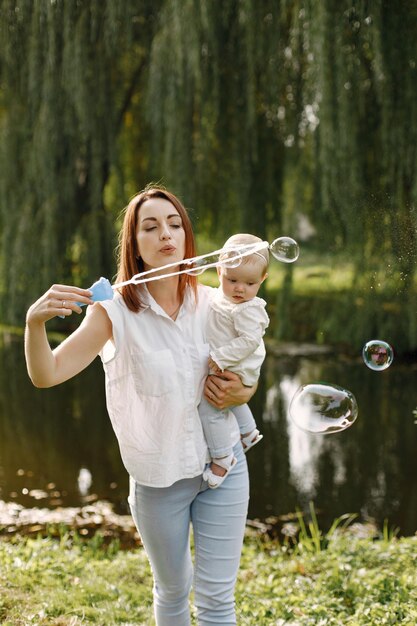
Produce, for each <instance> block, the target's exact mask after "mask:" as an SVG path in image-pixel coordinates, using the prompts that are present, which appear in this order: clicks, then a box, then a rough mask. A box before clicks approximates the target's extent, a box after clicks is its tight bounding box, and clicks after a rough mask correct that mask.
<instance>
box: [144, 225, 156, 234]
mask: <svg viewBox="0 0 417 626" xmlns="http://www.w3.org/2000/svg"><path fill="white" fill-rule="evenodd" d="M155 228H156V226H150V227H149V228H145V232H147V233H149V232H150V231H151V230H155Z"/></svg>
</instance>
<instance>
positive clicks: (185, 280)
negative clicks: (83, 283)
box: [116, 185, 197, 313]
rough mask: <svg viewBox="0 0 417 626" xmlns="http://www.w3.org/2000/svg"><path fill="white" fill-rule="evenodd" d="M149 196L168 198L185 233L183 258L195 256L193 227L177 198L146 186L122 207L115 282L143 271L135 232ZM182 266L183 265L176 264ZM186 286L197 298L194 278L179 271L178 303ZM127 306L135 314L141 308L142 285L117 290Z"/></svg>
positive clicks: (127, 286)
mask: <svg viewBox="0 0 417 626" xmlns="http://www.w3.org/2000/svg"><path fill="white" fill-rule="evenodd" d="M151 198H162V199H163V200H168V202H170V203H171V204H172V205H173V206H174V207H175V208H176V210H177V211H178V213H179V214H180V216H181V220H182V226H183V228H184V232H185V253H184V254H185V256H184V258H185V259H189V258H192V257H194V256H196V247H195V240H194V233H193V228H192V225H191V220H190V218H189V215H188V213H187V210H186V209H185V207H184V206H183V204H182V203H181V202H180V200H179V199H178V198H177V197H176V196H175V195H174V194H173V193H171V192H170V191H168V190H167V189H165V188H164V187H159V186H155V185H149V186H148V187H146V188H145V189H144V190H143V191H140V192H139V193H137V194H136V195H135V196H133V198H132V199H131V200H130V202H129V204H128V205H127V207H126V208H125V209H124V219H123V226H122V228H121V230H120V234H119V245H118V248H117V261H118V262H117V278H116V282H118V283H121V282H124V281H126V280H129V279H130V278H132V276H134V275H135V274H138V273H139V272H143V271H144V267H143V261H142V259H141V258H140V257H139V250H138V244H137V232H138V223H139V212H140V207H141V206H142V204H144V202H146V201H147V200H150V199H151ZM179 269H182V266H181V265H180V266H179ZM187 287H190V288H191V289H192V291H193V293H194V297H195V300H196V301H197V278H196V276H190V275H189V274H180V275H179V282H178V295H179V298H180V303H181V304H182V302H183V300H184V295H185V291H186V289H187ZM119 292H120V293H121V295H122V297H123V300H124V301H125V303H126V306H127V308H128V309H129V310H130V311H133V312H134V313H137V312H138V311H139V310H140V309H141V308H142V307H143V302H142V298H141V295H142V293H143V285H134V284H129V285H125V286H124V287H121V288H120V289H119Z"/></svg>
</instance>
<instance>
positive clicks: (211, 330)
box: [199, 234, 269, 489]
mask: <svg viewBox="0 0 417 626" xmlns="http://www.w3.org/2000/svg"><path fill="white" fill-rule="evenodd" d="M261 241H262V239H259V237H255V236H254V235H247V234H238V235H233V236H232V237H230V238H229V239H228V240H227V241H226V243H225V245H224V247H226V248H227V247H232V246H234V245H236V244H245V245H246V244H256V243H259V242H261ZM220 260H221V257H220ZM268 263H269V252H268V249H267V248H265V249H262V250H260V251H259V252H254V253H253V254H251V255H248V256H244V257H242V262H241V264H240V265H239V266H238V267H235V268H227V267H218V268H217V273H218V276H219V280H220V287H219V288H218V289H217V290H216V293H215V295H214V297H213V298H212V301H211V307H210V311H209V315H208V323H207V341H208V343H209V345H210V359H209V367H210V371H211V373H213V374H219V375H221V373H222V371H223V370H226V369H227V370H230V371H232V372H235V373H236V374H238V375H239V376H240V377H241V379H242V382H243V384H244V385H248V386H252V385H254V384H255V383H256V382H257V380H258V378H259V373H260V369H261V365H262V363H263V361H264V359H265V346H264V342H263V339H262V337H263V336H264V334H265V329H266V328H267V326H268V324H269V318H268V315H267V314H266V311H265V306H266V302H265V300H262V298H258V297H257V293H258V291H259V288H260V286H261V284H262V283H263V281H264V280H265V278H266V277H267V275H268V274H267V269H268ZM231 410H232V411H233V413H234V415H235V417H236V420H237V422H238V425H239V430H240V434H241V441H242V445H243V447H244V450H245V452H247V451H248V450H249V449H250V448H252V446H254V445H255V444H257V443H258V442H259V441H260V440H261V439H262V435H261V434H260V433H259V430H258V429H257V428H256V423H255V420H254V418H253V415H252V412H251V410H250V409H249V407H248V405H247V404H244V405H242V406H236V407H232V409H231ZM199 414H200V418H201V422H202V425H203V429H204V434H205V437H206V441H207V445H208V448H209V452H210V456H211V459H212V461H211V464H210V466H209V467H207V469H206V470H205V472H204V474H203V477H204V479H205V480H207V482H208V486H209V487H210V488H211V489H216V488H217V487H219V486H220V485H221V484H222V482H223V481H224V479H225V478H226V476H227V474H228V473H229V472H230V470H231V469H232V467H233V466H234V464H235V463H236V458H235V456H234V454H233V448H232V446H231V445H230V441H231V430H230V426H229V424H230V422H229V420H226V419H225V412H223V411H220V410H219V409H216V408H215V407H213V406H212V405H211V404H210V403H209V402H208V401H207V400H206V399H205V398H203V399H202V401H201V403H200V406H199ZM226 414H227V411H226Z"/></svg>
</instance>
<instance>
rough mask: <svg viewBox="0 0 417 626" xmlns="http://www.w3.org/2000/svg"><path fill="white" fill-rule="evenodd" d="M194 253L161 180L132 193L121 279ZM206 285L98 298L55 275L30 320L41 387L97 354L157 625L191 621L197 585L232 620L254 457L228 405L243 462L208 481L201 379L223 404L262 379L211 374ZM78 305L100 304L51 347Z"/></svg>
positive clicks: (211, 616)
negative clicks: (51, 330) (60, 319)
mask: <svg viewBox="0 0 417 626" xmlns="http://www.w3.org/2000/svg"><path fill="white" fill-rule="evenodd" d="M192 256H195V247H194V239H193V233H192V228H191V223H190V220H189V217H188V215H187V213H186V210H185V209H184V207H183V206H182V204H181V203H180V201H179V200H178V199H177V198H176V197H175V196H174V195H173V194H172V193H170V192H168V191H166V190H164V189H161V188H158V187H149V188H147V189H145V190H144V191H143V192H141V193H139V194H138V195H136V196H135V197H134V198H133V199H132V200H131V202H130V203H129V205H128V207H127V209H126V212H125V219H124V223H123V227H122V231H121V234H120V246H119V267H118V277H117V281H118V282H119V281H124V280H126V279H129V278H130V277H131V276H133V275H134V274H136V273H137V272H138V271H146V270H148V269H151V268H158V267H162V266H164V265H166V264H168V263H175V262H176V261H178V264H179V265H180V264H181V261H182V260H183V259H184V258H190V257H192ZM176 269H177V267H174V268H172V270H171V271H172V272H174V271H175V270H176ZM164 273H165V270H164ZM209 294H210V288H208V287H204V286H202V285H197V280H196V278H195V277H193V276H190V275H188V274H183V275H181V276H178V275H176V276H170V277H169V278H166V279H161V280H156V281H152V282H149V283H147V286H138V285H136V286H135V285H128V286H126V287H124V288H123V289H122V290H121V293H118V294H116V295H115V297H114V299H113V300H108V301H105V302H100V303H99V302H96V303H94V304H93V303H92V301H91V299H90V296H91V293H90V292H89V291H88V290H85V289H79V288H77V287H69V286H65V285H54V286H53V287H51V289H50V290H49V291H48V292H47V293H45V294H44V295H43V296H42V297H41V298H40V299H39V300H38V301H37V302H35V303H34V304H33V305H32V306H31V307H30V309H29V311H28V314H27V320H26V334H25V353H26V361H27V367H28V372H29V375H30V377H31V379H32V382H33V383H34V384H35V385H36V386H38V387H50V386H53V385H57V384H59V383H62V382H63V381H65V380H68V379H69V378H71V377H72V376H75V375H76V374H77V373H78V372H80V371H81V370H83V369H84V368H85V367H87V366H88V365H89V364H90V363H91V362H92V361H93V359H94V358H95V357H96V356H97V355H98V354H100V357H101V359H102V361H103V366H104V370H105V375H106V399H107V407H108V411H109V415H110V418H111V421H112V424H113V428H114V430H115V433H116V435H117V438H118V441H119V446H120V451H121V456H122V459H123V462H124V464H125V466H126V469H127V470H128V472H129V475H130V495H129V504H130V507H131V511H132V515H133V518H134V520H135V523H136V525H137V527H138V530H139V532H140V535H141V538H142V541H143V545H144V547H145V550H146V552H147V555H148V557H149V560H150V564H151V567H152V571H153V576H154V589H153V593H154V610H155V618H156V623H157V624H158V626H188V625H189V624H190V615H189V601H188V598H189V593H190V589H191V586H192V584H193V587H194V594H195V595H194V601H195V604H196V607H197V614H198V623H199V624H200V626H208V625H209V624H211V625H213V624H219V625H220V624H221V625H229V624H236V618H235V611H234V586H235V581H236V576H237V571H238V566H239V560H240V552H241V546H242V540H243V534H244V528H245V521H246V514H247V504H248V492H249V485H248V473H247V465H246V460H245V455H244V453H243V449H242V446H241V444H240V442H239V430H238V428H237V425H236V424H235V423H234V417H233V414H232V413H230V415H229V420H230V421H231V422H232V423H233V424H234V428H233V429H232V444H233V446H234V448H233V449H234V454H235V456H236V458H237V463H236V465H235V467H234V468H233V471H232V472H231V473H230V475H229V477H228V480H227V481H225V482H224V484H223V485H222V486H221V488H219V489H216V490H214V491H213V490H211V489H208V488H207V483H206V482H205V481H204V480H203V471H204V469H205V465H206V463H207V462H208V461H209V458H208V453H207V445H206V442H205V439H204V435H203V431H202V427H201V423H200V420H199V416H198V410H197V409H198V404H199V401H200V399H201V395H202V393H203V388H204V395H205V397H206V398H207V399H208V400H209V401H210V402H211V403H212V404H213V405H214V406H216V407H217V408H226V407H228V406H231V405H233V404H243V403H245V402H247V401H248V400H249V398H250V397H251V396H252V394H253V392H254V390H255V388H254V387H253V388H248V387H244V386H243V384H242V383H241V381H240V379H239V377H238V376H237V375H235V374H233V373H232V372H225V373H224V374H225V378H218V377H216V376H211V377H209V378H208V379H207V380H206V376H207V363H208V345H207V344H206V342H205V324H206V318H207V313H208V300H209ZM77 303H82V304H92V306H91V307H89V309H88V310H87V315H86V317H85V319H84V321H83V322H82V324H81V325H80V327H79V328H78V329H77V330H76V331H75V332H74V333H73V334H72V335H71V336H69V337H68V338H67V339H66V340H65V341H64V342H63V343H62V344H61V345H59V346H58V347H57V348H56V349H55V350H51V348H50V346H49V343H48V340H47V337H46V332H45V322H46V321H47V320H48V319H51V318H52V317H54V316H56V315H71V314H72V313H73V312H76V313H80V312H81V308H80V306H79V304H77ZM190 524H191V525H192V527H193V535H194V545H195V563H194V573H193V566H192V561H191V553H190V542H189V539H190Z"/></svg>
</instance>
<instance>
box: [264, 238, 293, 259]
mask: <svg viewBox="0 0 417 626" xmlns="http://www.w3.org/2000/svg"><path fill="white" fill-rule="evenodd" d="M269 250H270V252H271V254H272V255H273V256H274V257H275V258H276V259H277V261H282V262H283V263H294V261H296V260H297V259H298V257H299V256H300V248H299V246H298V243H297V242H296V241H295V240H294V239H291V237H278V239H274V241H273V242H272V243H271V245H270V246H269Z"/></svg>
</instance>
